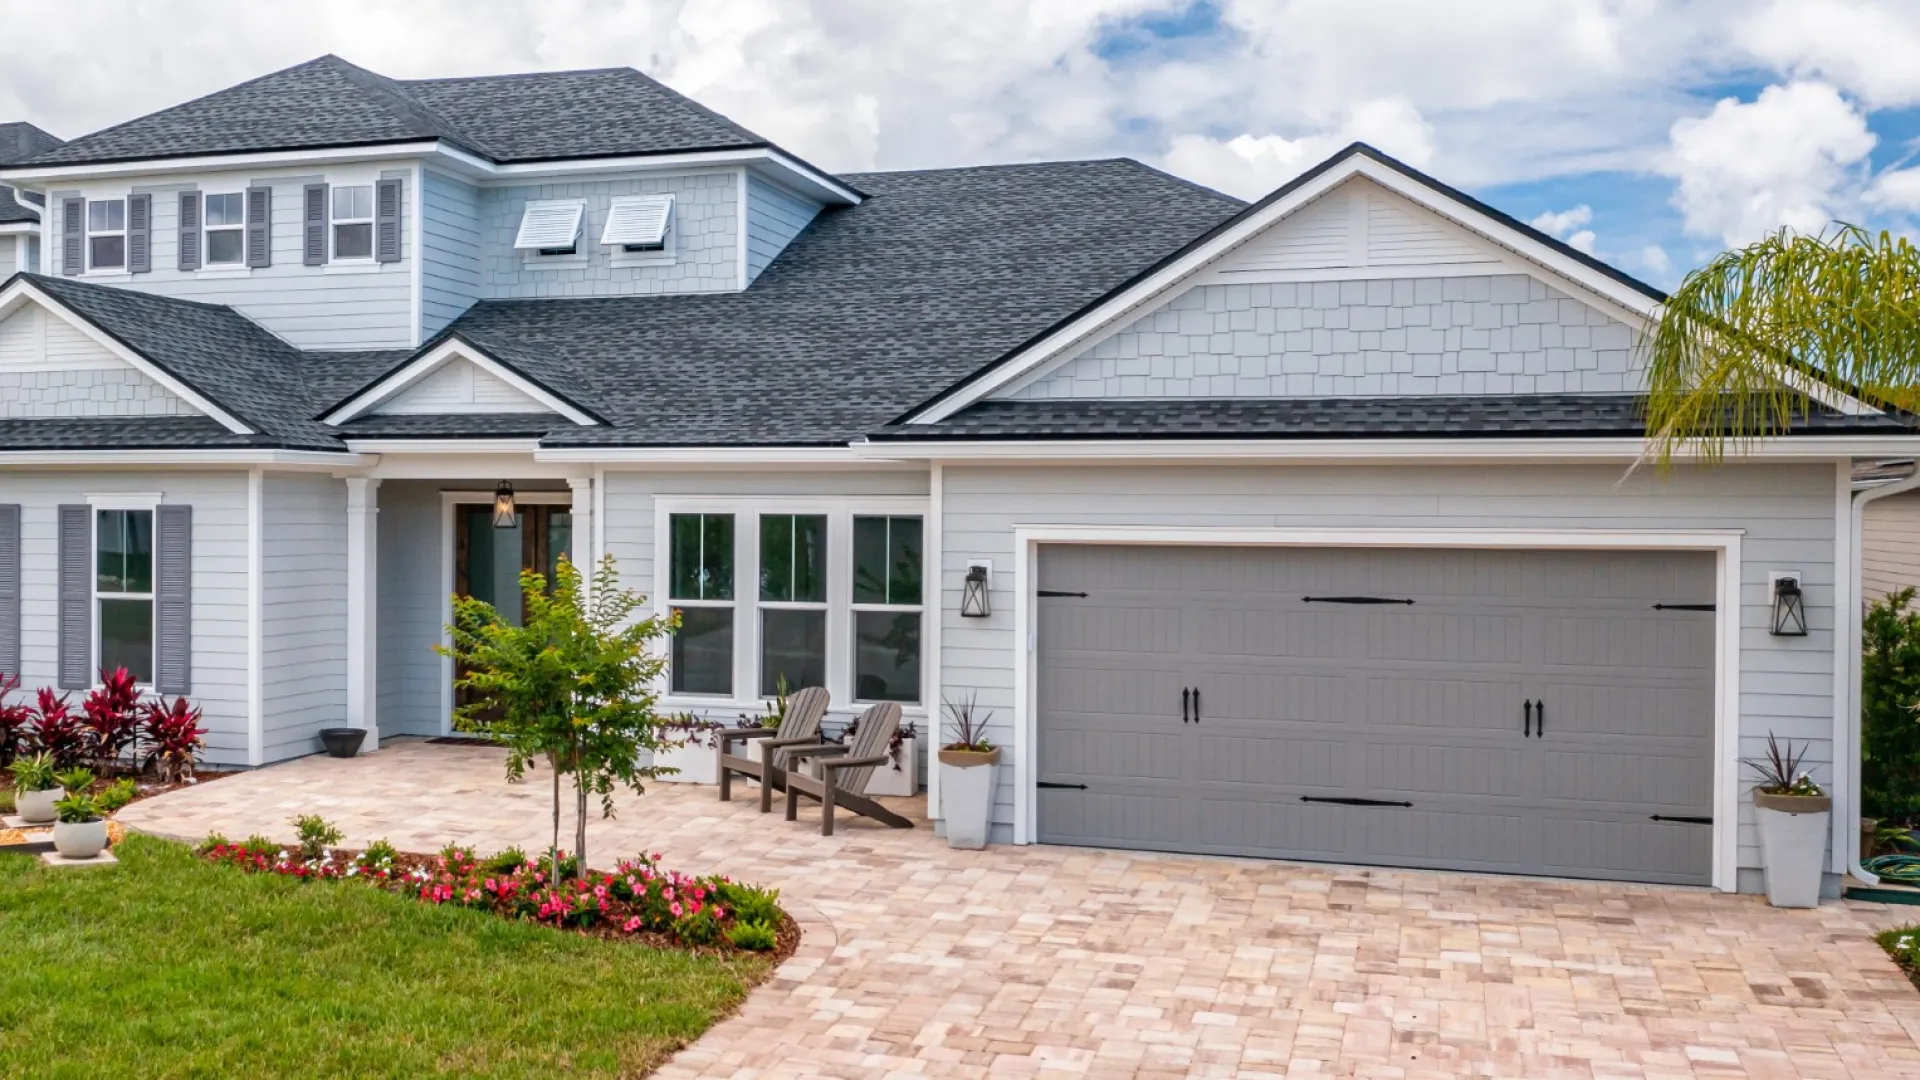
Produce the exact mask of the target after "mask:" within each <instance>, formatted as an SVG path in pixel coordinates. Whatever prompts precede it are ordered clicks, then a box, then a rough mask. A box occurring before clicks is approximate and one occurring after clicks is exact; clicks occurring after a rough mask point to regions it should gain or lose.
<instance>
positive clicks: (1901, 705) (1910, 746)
mask: <svg viewBox="0 0 1920 1080" xmlns="http://www.w3.org/2000/svg"><path fill="white" fill-rule="evenodd" d="M1913 598H1914V590H1912V589H1902V590H1900V591H1899V592H1896V593H1893V594H1891V595H1889V596H1887V597H1886V598H1884V599H1882V600H1877V601H1875V602H1874V604H1873V606H1872V607H1871V608H1869V609H1868V611H1867V616H1866V620H1865V623H1864V624H1863V625H1864V639H1863V649H1862V655H1861V658H1860V664H1861V666H1860V735H1861V748H1860V749H1861V755H1860V756H1861V762H1860V773H1861V775H1860V793H1861V796H1862V799H1863V801H1864V806H1863V807H1862V809H1863V811H1864V812H1865V813H1866V815H1867V816H1868V817H1871V818H1882V819H1892V820H1896V821H1911V820H1915V819H1920V713H1916V712H1915V711H1914V706H1915V705H1916V704H1920V612H1916V611H1914V610H1912V604H1913Z"/></svg>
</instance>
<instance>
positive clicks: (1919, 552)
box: [1853, 458, 1920, 605]
mask: <svg viewBox="0 0 1920 1080" xmlns="http://www.w3.org/2000/svg"><path fill="white" fill-rule="evenodd" d="M1913 475H1915V473H1914V467H1913V459H1911V458H1897V459H1893V460H1889V461H1879V460H1871V459H1869V460H1864V461H1861V462H1859V463H1858V464H1857V465H1856V466H1855V468H1854V470H1853V488H1854V490H1855V491H1872V490H1874V489H1875V488H1880V487H1884V486H1886V485H1888V484H1892V483H1896V482H1899V481H1902V480H1906V479H1907V478H1909V477H1911V476H1913ZM1912 588H1920V495H1915V494H1913V493H1911V492H1901V493H1897V494H1894V495H1892V496H1890V497H1888V498H1884V499H1879V500H1877V501H1875V502H1871V503H1868V504H1867V505H1866V507H1865V509H1864V512H1863V513H1862V515H1861V521H1860V599H1861V601H1862V602H1863V603H1865V604H1868V605H1871V604H1873V603H1874V602H1875V601H1878V600H1882V599H1885V598H1886V597H1887V596H1888V595H1889V594H1891V593H1896V592H1899V591H1900V590H1901V589H1912Z"/></svg>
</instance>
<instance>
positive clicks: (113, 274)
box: [80, 270, 133, 278]
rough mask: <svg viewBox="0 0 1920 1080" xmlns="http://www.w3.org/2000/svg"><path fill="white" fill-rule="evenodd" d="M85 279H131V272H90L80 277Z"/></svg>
mask: <svg viewBox="0 0 1920 1080" xmlns="http://www.w3.org/2000/svg"><path fill="white" fill-rule="evenodd" d="M80 276H81V277H83V278H130V277H132V276H133V271H131V270H88V271H85V272H84V273H82V274H81V275H80Z"/></svg>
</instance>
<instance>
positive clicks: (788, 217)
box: [747, 174, 820, 284]
mask: <svg viewBox="0 0 1920 1080" xmlns="http://www.w3.org/2000/svg"><path fill="white" fill-rule="evenodd" d="M819 212H820V204H819V203H816V202H814V201H813V200H812V199H809V198H807V197H805V196H803V195H797V194H795V193H794V192H791V191H789V190H787V189H786V188H784V187H781V186H780V185H778V184H775V183H772V182H771V181H767V180H762V179H760V178H759V177H757V176H754V175H752V174H748V176H747V281H748V283H749V284H751V283H752V281H753V280H754V279H755V278H757V277H759V276H760V271H762V270H765V269H766V268H767V264H768V263H771V262H772V261H773V260H774V259H775V258H776V257H778V256H779V254H780V252H781V251H782V250H783V249H784V248H785V247H786V246H787V244H789V243H790V242H792V240H793V238H794V237H796V236H798V235H800V230H802V229H804V228H806V227H807V224H808V223H809V222H811V221H812V220H813V217H814V215H815V214H818V213H819Z"/></svg>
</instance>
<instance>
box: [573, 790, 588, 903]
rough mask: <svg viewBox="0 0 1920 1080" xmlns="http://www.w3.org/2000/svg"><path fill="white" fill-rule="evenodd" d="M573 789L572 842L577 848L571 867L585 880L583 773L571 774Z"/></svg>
mask: <svg viewBox="0 0 1920 1080" xmlns="http://www.w3.org/2000/svg"><path fill="white" fill-rule="evenodd" d="M573 790H574V795H575V801H574V814H575V817H574V822H575V832H574V835H573V843H574V847H576V848H578V849H579V851H578V852H577V853H576V854H575V858H576V860H577V861H576V862H575V864H574V868H573V869H574V874H575V875H576V876H577V877H578V878H579V879H580V880H581V881H585V880H587V780H586V777H585V776H584V775H583V774H581V773H578V772H576V773H574V774H573Z"/></svg>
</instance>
